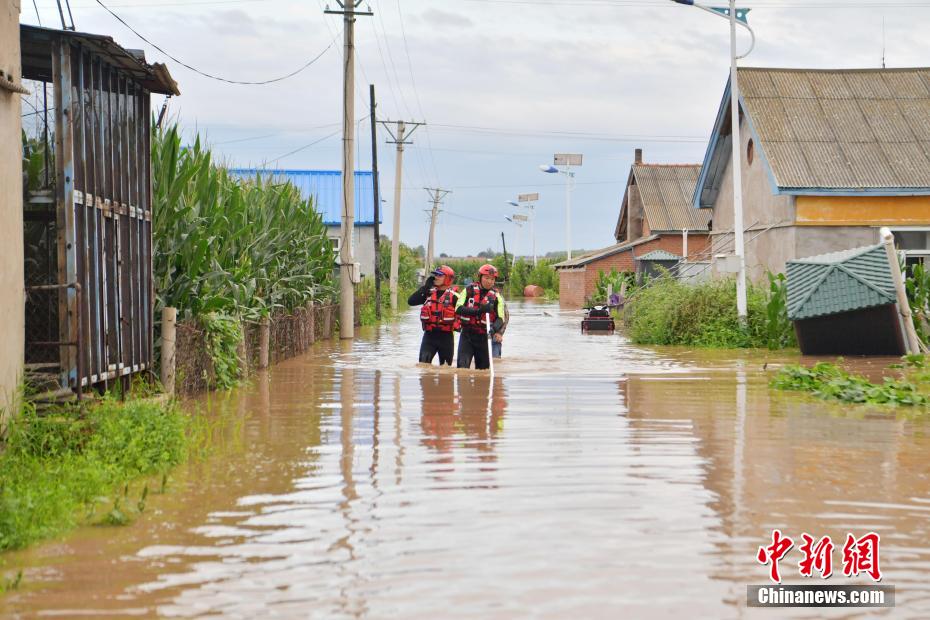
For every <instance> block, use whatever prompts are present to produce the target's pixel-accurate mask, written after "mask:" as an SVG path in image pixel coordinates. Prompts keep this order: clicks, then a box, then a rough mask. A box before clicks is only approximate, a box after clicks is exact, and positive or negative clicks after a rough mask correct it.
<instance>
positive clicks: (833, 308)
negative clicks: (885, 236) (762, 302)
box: [787, 244, 896, 321]
mask: <svg viewBox="0 0 930 620" xmlns="http://www.w3.org/2000/svg"><path fill="white" fill-rule="evenodd" d="M787 272H788V318H789V319H791V320H792V321H797V320H800V319H809V318H813V317H818V316H824V315H829V314H837V313H840V312H849V311H851V310H860V309H863V308H872V307H875V306H884V305H887V304H892V303H895V299H896V298H895V291H894V281H893V280H892V277H891V268H890V267H889V265H888V257H887V255H886V253H885V248H884V247H883V246H882V245H881V244H879V245H874V246H867V247H863V248H855V249H852V250H844V251H842V252H833V253H830V254H822V255H820V256H811V257H808V258H801V259H797V260H791V261H788V264H787Z"/></svg>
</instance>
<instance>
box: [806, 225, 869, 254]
mask: <svg viewBox="0 0 930 620" xmlns="http://www.w3.org/2000/svg"><path fill="white" fill-rule="evenodd" d="M878 242H879V238H878V228H875V227H871V226H797V227H796V228H795V249H796V253H797V258H804V257H805V256H816V255H818V254H826V253H828V252H836V251H839V250H848V249H850V248H858V247H862V246H864V245H875V244H876V243H878Z"/></svg>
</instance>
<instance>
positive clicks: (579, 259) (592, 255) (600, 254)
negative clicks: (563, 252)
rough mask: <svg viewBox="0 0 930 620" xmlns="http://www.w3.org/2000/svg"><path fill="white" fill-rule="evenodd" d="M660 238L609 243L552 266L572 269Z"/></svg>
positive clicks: (651, 237)
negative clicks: (604, 246)
mask: <svg viewBox="0 0 930 620" xmlns="http://www.w3.org/2000/svg"><path fill="white" fill-rule="evenodd" d="M658 238H659V235H651V236H649V237H643V238H642V239H637V240H635V241H627V242H625V243H615V244H614V245H609V246H607V247H606V248H601V249H600V250H594V251H593V252H588V253H586V254H582V255H581V256H576V257H574V258H572V259H571V260H565V261H562V262H561V263H556V264H554V265H553V266H552V267H553V268H555V269H571V268H572V267H583V266H585V265H587V264H588V263H592V262H594V261H596V260H600V259H602V258H605V257H607V256H612V255H614V254H619V253H620V252H629V251H630V250H632V249H633V248H635V247H636V246H638V245H642V244H643V243H647V242H649V241H654V240H656V239H658Z"/></svg>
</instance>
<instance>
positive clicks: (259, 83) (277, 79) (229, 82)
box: [96, 0, 336, 86]
mask: <svg viewBox="0 0 930 620" xmlns="http://www.w3.org/2000/svg"><path fill="white" fill-rule="evenodd" d="M96 1H97V4H99V5H100V6H102V7H103V8H104V9H105V10H106V11H107V13H109V14H110V15H112V16H113V17H115V18H116V20H117V21H119V22H120V23H121V24H123V25H124V26H126V27H127V28H129V30H131V31H132V32H133V34H135V35H136V36H137V37H139V38H140V39H142V40H143V41H145V42H146V43H148V44H149V45H151V46H152V47H154V48H155V49H157V50H158V51H159V52H161V53H162V54H164V55H165V56H167V57H168V58H170V59H171V60H173V61H174V62H176V63H178V64H179V65H181V66H182V67H186V68H188V69H190V70H191V71H193V72H194V73H198V74H200V75H202V76H204V77H208V78H210V79H211V80H217V81H219V82H226V83H227V84H244V85H251V86H259V85H262V84H271V83H273V82H280V81H281V80H286V79H287V78H290V77H294V76H295V75H297V74H298V73H300V72H301V71H303V70H304V69H306V68H307V67H309V66H310V65H312V64H313V63H315V62H316V61H317V60H319V59H320V58H321V57H322V56H323V54H325V53H326V52H327V51H329V48H331V47H332V46H333V44H334V43H335V42H336V38H335V37H334V38H333V40H332V41H330V42H329V45H327V46H326V47H325V48H323V51H322V52H320V53H319V54H317V55H316V56H314V57H313V58H311V59H310V60H309V61H307V62H306V63H304V65H303V66H302V67H300V68H299V69H297V70H296V71H292V72H290V73H288V74H287V75H282V76H281V77H276V78H272V79H270V80H260V81H257V82H248V81H243V80H230V79H227V78H224V77H219V76H216V75H212V74H210V73H206V72H205V71H201V70H200V69H198V68H196V67H192V66H191V65H189V64H187V63H186V62H184V61H181V60H178V59H177V58H175V57H174V56H172V55H171V54H169V53H168V52H166V51H165V50H163V49H162V48H161V47H159V46H158V45H156V44H155V43H153V42H152V41H150V40H149V39H147V38H146V37H144V36H143V35H141V34H140V33H139V32H138V31H137V30H136V29H135V28H133V27H132V26H130V25H129V24H127V23H126V20H124V19H123V18H122V17H120V16H119V15H117V14H116V13H114V12H113V11H111V10H110V9H109V7H107V6H106V5H105V4H104V3H103V2H101V1H100V0H96Z"/></svg>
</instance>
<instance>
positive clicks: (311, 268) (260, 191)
mask: <svg viewBox="0 0 930 620" xmlns="http://www.w3.org/2000/svg"><path fill="white" fill-rule="evenodd" d="M152 135H153V139H152V183H153V209H154V213H153V218H152V220H153V225H154V229H153V236H154V250H155V251H154V253H153V254H154V256H153V261H154V264H153V270H154V274H153V275H154V280H155V287H156V305H157V307H158V308H161V307H163V306H174V307H176V308H178V312H179V314H180V315H181V317H183V318H190V317H201V316H205V315H207V314H209V313H218V314H223V315H228V316H238V317H240V318H242V319H246V320H256V319H258V318H260V317H262V316H268V315H270V314H271V313H272V312H275V311H279V310H284V311H291V310H293V309H295V308H297V307H300V306H304V305H306V304H307V303H308V302H311V301H314V300H326V299H329V298H330V297H331V296H332V294H333V292H334V280H333V264H334V260H335V254H334V252H333V248H332V244H331V242H330V241H329V239H328V238H327V236H326V227H325V225H324V224H323V221H322V219H321V217H320V215H319V213H317V212H316V211H315V210H314V208H313V204H312V201H310V200H304V199H302V198H301V196H300V192H299V191H298V190H297V189H296V188H295V187H294V186H292V185H290V184H289V183H280V182H276V181H274V180H273V179H266V180H262V179H254V180H249V181H242V180H240V179H237V178H235V177H232V176H230V175H229V174H228V173H227V172H226V170H225V169H224V168H222V167H219V166H217V165H216V164H215V163H214V162H213V158H212V155H211V152H210V150H209V149H208V148H206V147H205V146H204V145H202V144H201V142H200V138H199V137H198V138H197V139H196V140H195V141H194V144H193V145H191V146H182V142H181V136H180V132H179V130H178V126H177V125H176V124H174V125H172V126H169V127H167V128H165V129H162V130H159V129H154V130H153V132H152ZM179 318H180V317H179Z"/></svg>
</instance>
